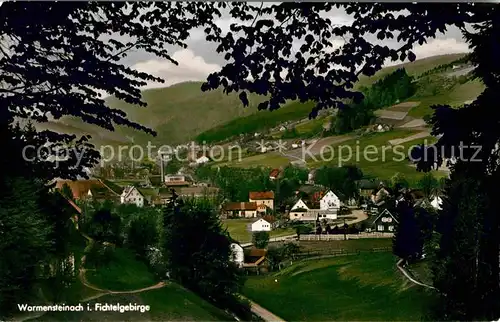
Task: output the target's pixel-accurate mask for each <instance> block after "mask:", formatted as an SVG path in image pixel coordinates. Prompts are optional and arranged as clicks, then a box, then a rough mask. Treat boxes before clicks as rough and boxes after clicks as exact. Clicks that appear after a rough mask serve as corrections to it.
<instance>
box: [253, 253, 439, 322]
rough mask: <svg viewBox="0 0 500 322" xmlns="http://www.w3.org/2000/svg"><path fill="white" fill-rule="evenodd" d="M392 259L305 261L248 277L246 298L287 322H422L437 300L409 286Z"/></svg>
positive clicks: (381, 255) (383, 256) (356, 257)
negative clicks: (269, 273)
mask: <svg viewBox="0 0 500 322" xmlns="http://www.w3.org/2000/svg"><path fill="white" fill-rule="evenodd" d="M395 264H396V258H395V257H394V256H393V255H392V254H391V253H390V252H387V253H362V254H360V255H354V256H345V257H336V258H331V259H320V260H314V261H302V262H299V263H296V264H294V265H292V266H290V267H287V268H285V269H283V270H281V271H280V272H277V273H274V274H271V275H268V276H253V277H250V278H249V279H248V280H247V282H246V284H245V289H244V294H245V296H247V297H248V298H250V299H251V300H253V301H255V302H257V303H258V304H259V305H261V306H262V307H264V308H266V309H268V310H270V311H271V312H273V313H274V314H276V315H278V316H280V317H281V318H283V319H285V320H286V321H421V320H425V317H426V315H427V308H428V307H429V304H430V303H431V301H433V298H434V294H433V293H431V292H430V291H428V290H427V289H424V288H422V287H419V286H417V285H415V284H413V283H411V282H410V281H409V280H407V279H406V278H405V277H404V276H402V274H401V273H400V272H399V271H398V270H397V268H396V266H395Z"/></svg>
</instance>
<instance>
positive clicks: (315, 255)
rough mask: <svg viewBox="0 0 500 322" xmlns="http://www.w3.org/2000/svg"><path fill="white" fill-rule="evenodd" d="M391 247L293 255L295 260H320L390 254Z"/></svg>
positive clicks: (316, 251)
mask: <svg viewBox="0 0 500 322" xmlns="http://www.w3.org/2000/svg"><path fill="white" fill-rule="evenodd" d="M391 251H392V248H391V247H378V248H370V249H325V250H310V251H303V252H300V253H298V254H296V255H295V258H296V259H305V258H320V257H335V256H345V255H359V254H361V253H379V252H391Z"/></svg>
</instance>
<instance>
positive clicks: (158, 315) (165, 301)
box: [38, 284, 232, 321]
mask: <svg viewBox="0 0 500 322" xmlns="http://www.w3.org/2000/svg"><path fill="white" fill-rule="evenodd" d="M88 303H89V305H90V308H91V309H94V308H95V303H101V304H105V303H106V304H111V305H113V304H117V303H120V304H122V305H127V304H129V303H131V304H136V305H149V307H150V310H149V311H146V312H140V311H139V312H125V313H119V312H110V311H108V312H102V311H101V312H98V311H96V310H94V311H93V312H89V311H87V310H84V311H83V312H50V313H47V314H45V315H44V316H43V317H42V318H40V319H38V320H40V321H230V320H232V319H231V317H229V316H227V315H226V314H225V313H224V312H223V311H221V310H219V309H218V308H216V307H214V306H213V305H211V304H210V303H208V302H206V301H204V300H203V299H201V298H200V297H198V296H197V295H196V294H194V293H192V292H190V291H187V290H185V289H183V288H182V287H180V286H178V285H176V284H171V285H168V286H166V287H164V288H161V289H157V290H151V291H147V292H144V293H140V294H113V295H105V296H103V297H100V298H98V299H95V300H92V301H89V302H88ZM83 305H84V307H85V308H86V304H85V303H83Z"/></svg>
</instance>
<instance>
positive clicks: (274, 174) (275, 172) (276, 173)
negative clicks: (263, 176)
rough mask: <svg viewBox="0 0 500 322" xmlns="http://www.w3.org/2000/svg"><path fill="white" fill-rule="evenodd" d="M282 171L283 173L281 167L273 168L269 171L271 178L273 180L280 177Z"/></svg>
mask: <svg viewBox="0 0 500 322" xmlns="http://www.w3.org/2000/svg"><path fill="white" fill-rule="evenodd" d="M280 173H281V170H280V169H272V170H271V172H270V173H269V179H271V180H276V179H278V177H279V175H280Z"/></svg>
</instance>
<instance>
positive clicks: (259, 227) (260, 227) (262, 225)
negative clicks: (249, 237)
mask: <svg viewBox="0 0 500 322" xmlns="http://www.w3.org/2000/svg"><path fill="white" fill-rule="evenodd" d="M251 229H252V232H255V231H271V224H270V223H269V222H267V221H265V220H264V219H262V218H261V219H259V220H257V221H256V222H254V223H253V224H252V226H251Z"/></svg>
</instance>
